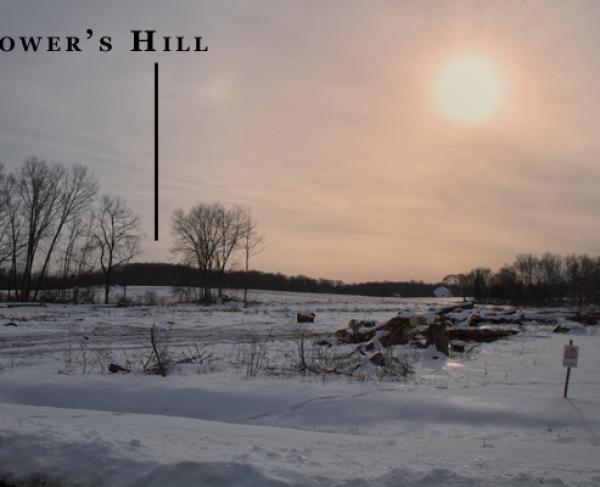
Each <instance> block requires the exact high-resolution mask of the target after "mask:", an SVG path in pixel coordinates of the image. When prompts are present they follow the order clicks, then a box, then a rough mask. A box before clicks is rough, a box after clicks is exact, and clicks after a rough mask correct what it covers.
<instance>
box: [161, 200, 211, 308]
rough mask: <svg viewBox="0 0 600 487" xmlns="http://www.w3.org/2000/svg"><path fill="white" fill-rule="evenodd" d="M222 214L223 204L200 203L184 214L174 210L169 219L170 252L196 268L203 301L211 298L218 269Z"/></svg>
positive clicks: (207, 301) (206, 301)
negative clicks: (212, 282)
mask: <svg viewBox="0 0 600 487" xmlns="http://www.w3.org/2000/svg"><path fill="white" fill-rule="evenodd" d="M222 214H223V207H222V206H221V205H220V204H218V203H212V204H206V203H199V204H197V205H196V206H194V207H193V208H192V209H191V210H190V211H189V212H187V213H185V212H184V211H183V210H176V211H175V213H174V214H173V219H172V220H171V230H172V233H173V235H174V237H175V243H174V245H173V248H172V252H173V253H174V254H178V255H179V256H180V257H181V259H182V261H183V262H184V263H186V264H190V265H194V266H195V267H196V268H197V269H198V271H199V273H200V283H201V286H202V293H201V296H200V300H201V301H202V302H204V303H205V304H209V303H210V302H211V301H212V296H211V290H210V289H211V275H212V273H213V272H214V271H215V270H216V268H217V267H216V266H217V253H218V252H219V248H220V242H221V217H222Z"/></svg>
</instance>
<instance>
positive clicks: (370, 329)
mask: <svg viewBox="0 0 600 487" xmlns="http://www.w3.org/2000/svg"><path fill="white" fill-rule="evenodd" d="M414 328H415V327H414V326H413V325H411V323H410V319H409V318H401V317H399V316H396V317H394V318H392V319H391V320H388V321H386V322H385V323H377V322H376V321H360V320H350V323H348V326H347V327H346V328H343V329H341V330H338V331H336V332H335V336H336V338H337V339H338V340H339V341H341V342H345V343H365V342H368V341H369V340H371V339H372V338H374V337H375V336H376V335H378V336H379V338H378V340H379V342H380V343H381V346H383V347H390V346H392V345H399V344H405V343H408V342H409V340H410V332H411V331H412V330H413V329H414ZM382 331H385V332H387V333H385V334H384V333H379V334H378V332H382Z"/></svg>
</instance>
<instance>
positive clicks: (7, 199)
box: [0, 174, 25, 298]
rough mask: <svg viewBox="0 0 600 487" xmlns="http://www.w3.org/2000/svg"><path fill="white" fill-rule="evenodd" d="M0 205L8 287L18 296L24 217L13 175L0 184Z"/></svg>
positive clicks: (6, 177) (3, 252)
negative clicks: (0, 208)
mask: <svg viewBox="0 0 600 487" xmlns="http://www.w3.org/2000/svg"><path fill="white" fill-rule="evenodd" d="M0 205H1V206H2V208H3V213H4V216H3V220H2V226H3V228H4V230H5V232H6V234H5V238H4V243H3V247H2V254H3V260H8V259H10V279H9V282H10V288H9V290H8V291H9V295H10V294H11V291H14V293H15V298H18V289H19V288H18V280H17V276H18V272H19V269H18V265H19V260H20V258H21V255H22V253H23V250H24V247H25V245H24V243H23V238H22V235H23V233H24V228H25V226H24V219H23V216H22V212H21V206H22V200H21V198H20V196H19V192H18V189H17V180H16V178H15V177H14V175H12V174H9V175H8V176H5V178H4V180H3V181H2V184H1V185H0Z"/></svg>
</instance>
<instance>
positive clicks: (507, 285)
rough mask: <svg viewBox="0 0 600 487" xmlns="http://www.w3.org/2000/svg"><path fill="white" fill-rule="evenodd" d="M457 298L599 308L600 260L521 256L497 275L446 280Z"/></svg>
mask: <svg viewBox="0 0 600 487" xmlns="http://www.w3.org/2000/svg"><path fill="white" fill-rule="evenodd" d="M443 284H444V285H445V286H446V287H448V288H450V289H451V290H452V291H453V292H454V294H455V296H470V297H473V298H474V299H475V300H476V301H479V302H486V303H511V304H536V305H560V304H572V305H579V306H581V305H588V304H600V257H590V256H588V255H568V256H561V255H556V254H551V253H545V254H544V255H542V256H536V255H532V254H521V255H519V256H517V258H516V259H515V261H514V262H513V263H512V264H506V265H504V266H503V267H502V268H501V269H500V270H498V271H497V272H493V271H492V270H491V269H488V268H485V267H479V268H477V269H473V270H472V271H471V272H469V273H466V274H452V275H449V276H446V277H445V278H444V280H443Z"/></svg>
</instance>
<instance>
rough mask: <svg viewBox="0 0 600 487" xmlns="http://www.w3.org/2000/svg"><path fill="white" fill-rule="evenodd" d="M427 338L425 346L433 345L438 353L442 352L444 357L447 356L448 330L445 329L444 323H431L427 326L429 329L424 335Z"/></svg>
mask: <svg viewBox="0 0 600 487" xmlns="http://www.w3.org/2000/svg"><path fill="white" fill-rule="evenodd" d="M426 336H427V345H428V346H429V345H434V346H435V349H436V350H437V351H438V352H442V353H443V354H445V355H448V340H449V335H448V329H447V327H446V323H445V322H444V321H442V322H441V323H433V324H431V325H430V326H429V329H428V331H427V333H426Z"/></svg>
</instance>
